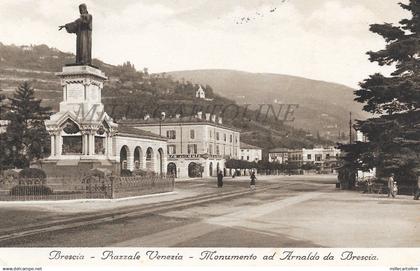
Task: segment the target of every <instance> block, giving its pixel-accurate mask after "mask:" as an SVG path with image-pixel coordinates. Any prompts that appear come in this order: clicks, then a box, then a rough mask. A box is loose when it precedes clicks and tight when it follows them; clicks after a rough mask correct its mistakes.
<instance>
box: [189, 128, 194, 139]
mask: <svg viewBox="0 0 420 271" xmlns="http://www.w3.org/2000/svg"><path fill="white" fill-rule="evenodd" d="M190 138H191V139H194V138H195V131H194V130H190Z"/></svg>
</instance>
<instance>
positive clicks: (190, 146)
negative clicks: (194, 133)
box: [188, 144, 197, 154]
mask: <svg viewBox="0 0 420 271" xmlns="http://www.w3.org/2000/svg"><path fill="white" fill-rule="evenodd" d="M188 154H197V144H188Z"/></svg>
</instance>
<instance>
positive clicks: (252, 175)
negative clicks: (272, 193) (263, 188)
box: [250, 171, 257, 190]
mask: <svg viewBox="0 0 420 271" xmlns="http://www.w3.org/2000/svg"><path fill="white" fill-rule="evenodd" d="M256 180H257V177H256V176H255V172H254V171H253V172H252V173H251V183H250V188H251V190H255V181H256Z"/></svg>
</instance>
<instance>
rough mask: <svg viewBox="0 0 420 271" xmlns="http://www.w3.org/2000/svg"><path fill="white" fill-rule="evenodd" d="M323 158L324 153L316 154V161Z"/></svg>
mask: <svg viewBox="0 0 420 271" xmlns="http://www.w3.org/2000/svg"><path fill="white" fill-rule="evenodd" d="M321 160H322V154H315V161H318V162H319V161H321Z"/></svg>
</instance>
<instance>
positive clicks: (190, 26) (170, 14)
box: [0, 0, 409, 87]
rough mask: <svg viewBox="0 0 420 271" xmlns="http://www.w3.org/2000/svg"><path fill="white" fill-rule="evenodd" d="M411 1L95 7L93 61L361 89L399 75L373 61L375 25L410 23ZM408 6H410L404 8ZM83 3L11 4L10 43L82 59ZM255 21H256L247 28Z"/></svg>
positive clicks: (180, 1) (257, 0)
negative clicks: (78, 54) (373, 79)
mask: <svg viewBox="0 0 420 271" xmlns="http://www.w3.org/2000/svg"><path fill="white" fill-rule="evenodd" d="M398 2H401V0H119V1H114V0H101V1H99V0H86V1H85V3H86V4H87V6H88V11H89V13H90V14H92V15H93V49H92V50H93V51H92V55H93V57H95V58H99V59H101V60H103V61H105V62H107V63H110V64H115V65H117V64H122V63H123V62H125V61H130V62H132V63H133V64H134V65H135V66H136V68H137V69H142V68H143V67H147V68H149V71H150V72H152V73H155V72H169V71H176V70H192V69H235V70H242V71H248V72H258V73H262V72H269V73H279V74H289V75H296V76H302V77H306V78H311V79H317V80H324V81H330V82H336V83H341V84H344V85H347V86H350V87H357V85H358V82H360V81H362V80H363V79H364V78H366V77H367V76H368V75H369V74H372V73H374V72H378V71H383V72H384V73H387V72H389V71H390V68H383V67H379V66H377V65H376V64H374V63H370V62H369V61H368V57H367V55H366V52H367V51H369V50H379V49H382V48H383V47H384V45H385V43H384V41H383V40H382V39H381V37H379V36H377V35H375V34H373V33H371V32H369V25H370V24H372V23H384V22H389V23H397V22H398V21H399V20H400V19H402V18H404V17H407V16H408V15H409V14H408V13H407V12H406V11H404V10H402V9H401V8H400V7H399V6H398ZM402 2H406V1H404V0H403V1H402ZM80 3H82V2H80V1H74V0H60V1H51V0H36V1H29V0H1V1H0V42H2V43H3V44H15V45H29V44H46V45H48V46H51V47H55V48H57V49H59V50H62V51H66V52H73V53H74V52H75V43H76V42H75V36H74V35H72V34H68V33H66V32H65V31H64V30H63V31H60V32H59V31H58V26H59V25H62V24H65V23H69V22H72V21H74V20H75V19H77V18H78V16H79V13H78V5H79V4H80ZM247 18H249V19H247Z"/></svg>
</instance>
